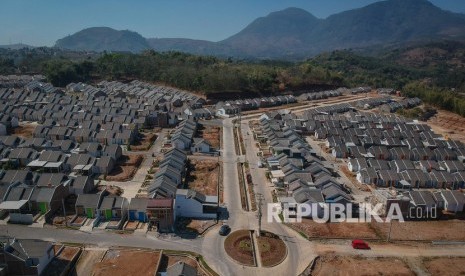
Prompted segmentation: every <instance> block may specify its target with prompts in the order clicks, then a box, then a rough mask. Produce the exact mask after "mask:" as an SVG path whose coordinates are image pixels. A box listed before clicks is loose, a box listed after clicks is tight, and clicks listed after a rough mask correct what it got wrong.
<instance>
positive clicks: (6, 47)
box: [0, 43, 35, 50]
mask: <svg viewBox="0 0 465 276" xmlns="http://www.w3.org/2000/svg"><path fill="white" fill-rule="evenodd" d="M0 48H1V49H11V50H18V49H23V48H29V49H32V48H35V47H34V46H31V45H27V44H22V43H17V44H8V45H0Z"/></svg>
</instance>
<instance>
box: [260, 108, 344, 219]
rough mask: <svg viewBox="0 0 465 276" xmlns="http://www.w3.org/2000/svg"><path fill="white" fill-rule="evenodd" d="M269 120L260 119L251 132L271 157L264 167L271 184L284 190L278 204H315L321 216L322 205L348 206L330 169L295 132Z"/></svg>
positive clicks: (341, 186) (267, 118)
mask: <svg viewBox="0 0 465 276" xmlns="http://www.w3.org/2000/svg"><path fill="white" fill-rule="evenodd" d="M278 113H282V112H278ZM285 115H289V114H285ZM268 116H271V115H269V114H268V115H266V116H263V117H262V118H261V119H260V128H259V129H255V130H254V135H255V136H256V138H257V140H259V141H261V143H266V145H267V146H268V147H269V150H270V152H271V153H272V155H271V156H269V157H268V158H267V159H266V163H267V166H268V168H269V170H270V172H269V175H270V178H271V180H272V182H273V183H274V184H275V185H276V187H277V189H280V190H283V193H281V196H280V198H279V200H280V201H281V203H283V204H289V205H295V204H298V203H308V204H311V203H316V204H318V206H320V207H321V208H320V209H319V210H318V215H321V211H322V208H323V207H322V206H323V204H331V203H343V204H345V203H349V202H351V201H352V197H351V196H350V195H349V192H348V191H347V189H346V188H345V187H344V186H343V185H342V184H340V183H339V182H338V181H337V180H336V179H335V178H334V177H333V172H332V170H331V168H329V167H328V166H327V165H325V164H324V163H323V162H322V161H321V160H320V159H319V158H317V157H316V154H315V151H314V150H313V149H312V148H311V147H310V146H309V145H308V144H307V142H306V141H305V140H304V139H303V138H302V137H301V135H300V134H299V133H298V131H296V130H295V129H294V128H291V127H289V126H286V125H285V120H284V121H283V120H278V119H274V118H271V119H270V118H269V117H268Z"/></svg>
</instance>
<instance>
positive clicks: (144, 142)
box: [130, 132, 157, 151]
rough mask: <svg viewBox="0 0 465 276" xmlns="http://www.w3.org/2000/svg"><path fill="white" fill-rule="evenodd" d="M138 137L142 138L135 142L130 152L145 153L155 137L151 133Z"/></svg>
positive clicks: (143, 133)
mask: <svg viewBox="0 0 465 276" xmlns="http://www.w3.org/2000/svg"><path fill="white" fill-rule="evenodd" d="M140 135H141V136H142V138H141V139H140V140H139V141H136V142H135V143H134V145H131V147H130V150H131V151H147V150H149V149H150V147H151V146H152V144H153V142H154V141H155V140H156V139H157V135H156V134H155V133H153V132H148V133H145V132H142V133H141V134H140Z"/></svg>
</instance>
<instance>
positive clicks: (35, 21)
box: [0, 0, 465, 46]
mask: <svg viewBox="0 0 465 276" xmlns="http://www.w3.org/2000/svg"><path fill="white" fill-rule="evenodd" d="M373 2H377V0H290V1H286V0H125V1H123V0H1V1H0V45H3V44H10V43H20V42H22V43H24V44H29V45H34V46H42V45H45V46H51V45H53V44H54V43H55V41H56V40H57V39H59V38H62V37H64V36H66V35H69V34H73V33H75V32H77V31H79V30H81V29H83V28H87V27H96V26H107V27H112V28H115V29H119V30H125V29H128V30H132V31H137V32H138V33H140V34H141V35H143V36H144V37H183V38H193V39H205V40H212V41H218V40H222V39H225V38H227V37H229V36H230V35H233V34H235V33H236V32H238V31H240V30H241V29H242V28H244V27H245V26H246V25H247V24H249V23H250V22H251V21H253V20H254V19H256V18H257V17H260V16H265V15H267V14H268V13H270V12H273V11H278V10H282V9H285V8H288V7H299V8H303V9H305V10H307V11H309V12H310V13H312V14H313V15H315V16H316V17H319V18H325V17H327V16H329V15H331V14H334V13H338V12H341V11H344V10H348V9H353V8H359V7H363V6H365V5H367V4H370V3H373ZM431 2H432V3H434V4H435V5H436V6H438V7H441V8H443V9H446V10H451V11H454V12H461V13H465V1H464V0H431Z"/></svg>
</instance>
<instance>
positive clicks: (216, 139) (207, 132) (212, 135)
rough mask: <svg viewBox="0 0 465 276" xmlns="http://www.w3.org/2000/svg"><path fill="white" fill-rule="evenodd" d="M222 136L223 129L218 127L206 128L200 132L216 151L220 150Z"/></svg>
mask: <svg viewBox="0 0 465 276" xmlns="http://www.w3.org/2000/svg"><path fill="white" fill-rule="evenodd" d="M221 134H222V133H221V127H218V126H204V128H203V129H201V130H199V135H200V137H202V138H203V139H204V140H205V141H207V142H208V143H209V144H210V145H211V146H212V148H214V149H219V148H220V136H221Z"/></svg>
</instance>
